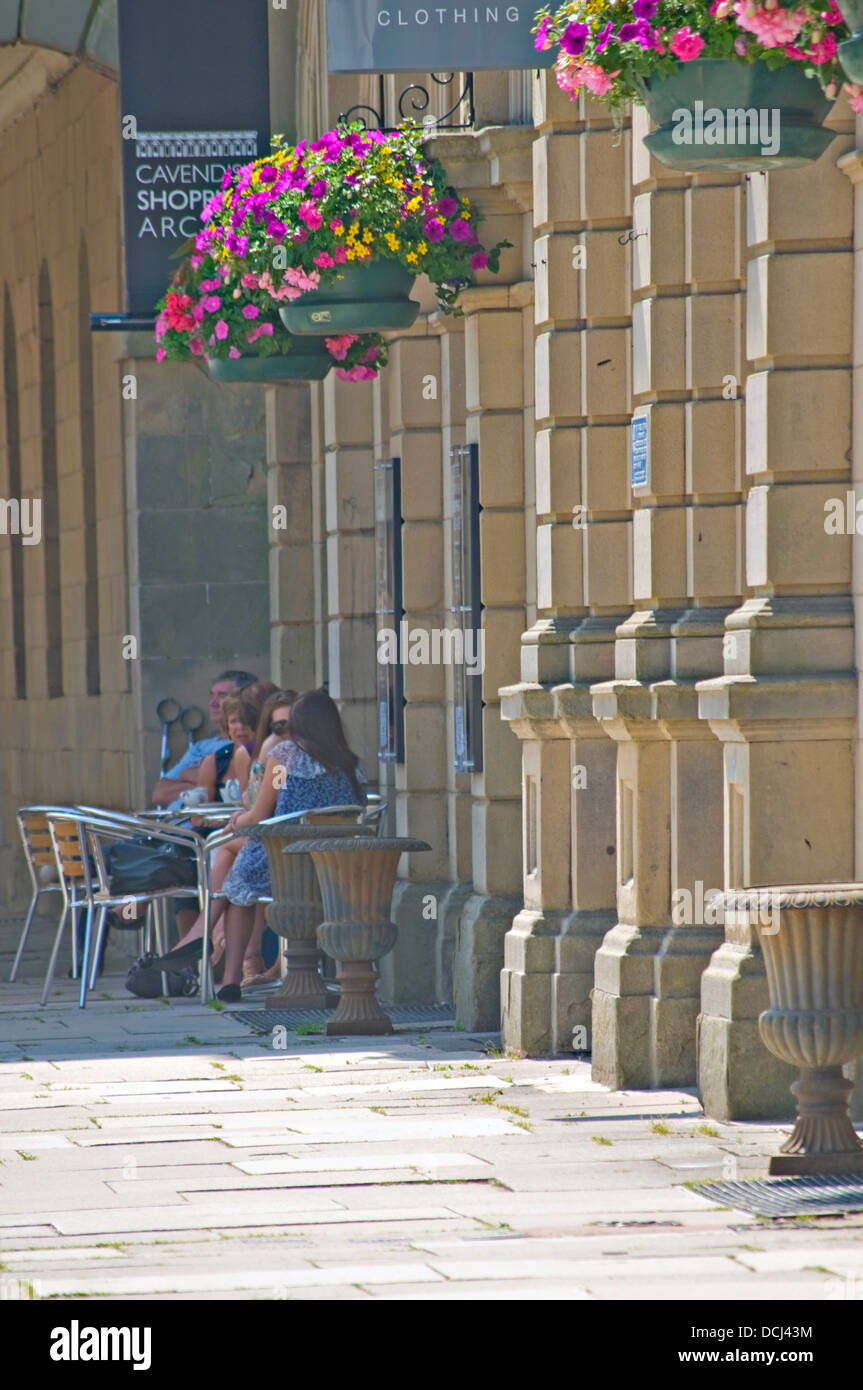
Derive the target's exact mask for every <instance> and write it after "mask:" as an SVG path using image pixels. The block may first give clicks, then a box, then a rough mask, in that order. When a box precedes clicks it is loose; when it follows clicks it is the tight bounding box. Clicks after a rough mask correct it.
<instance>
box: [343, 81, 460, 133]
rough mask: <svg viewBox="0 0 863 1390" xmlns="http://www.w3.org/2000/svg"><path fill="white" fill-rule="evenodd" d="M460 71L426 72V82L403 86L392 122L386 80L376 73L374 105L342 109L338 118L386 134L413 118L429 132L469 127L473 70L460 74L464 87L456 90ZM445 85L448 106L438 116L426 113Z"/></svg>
mask: <svg viewBox="0 0 863 1390" xmlns="http://www.w3.org/2000/svg"><path fill="white" fill-rule="evenodd" d="M461 77H462V74H461V73H456V72H450V73H440V72H438V73H435V72H430V73H429V74H428V77H427V79H426V81H427V83H428V85H427V86H425V87H424V86H423V85H422V83H420V82H414V83H413V84H412V85H411V86H410V87H405V89H404V91H402V92H400V93H399V96H398V97H397V98H396V107H395V124H394V125H393V124H391V123H390V120H389V118H390V117H391V116H392V115H393V113H392V112H390V111H388V110H387V96H386V83H385V81H384V74H383V73H379V74H378V104H377V106H352V107H351V108H350V110H349V111H343V112H342V113H341V114H340V116H339V120H340V121H359V122H360V123H361V124H362V125H363V126H364V127H365V129H366V130H382V131H385V132H387V133H390V132H392V131H394V130H397V129H398V126H399V123H400V122H402V121H417V122H418V123H419V124H420V125H424V126H425V127H426V129H428V130H429V131H430V132H434V131H436V130H473V128H474V123H475V121H476V110H475V107H474V92H473V73H472V72H467V73H465V74H464V86H463V87H462V88H461V91H459V83H460V79H461ZM447 87H448V88H449V91H448V92H447V93H446V100H447V101H449V102H451V105H450V106H449V107H448V109H447V110H446V111H444V112H443V114H442V115H440V116H432V115H430V114H429V107H430V106H431V105H432V104H433V99H434V97H435V95H436V94H438V93H441V92H443V91H444V89H445V88H447Z"/></svg>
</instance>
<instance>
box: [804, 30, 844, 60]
mask: <svg viewBox="0 0 863 1390" xmlns="http://www.w3.org/2000/svg"><path fill="white" fill-rule="evenodd" d="M837 47H838V45H837V43H836V40H835V38H834V37H833V35H832V34H825V35H824V38H823V39H821V40H820V41H819V42H818V43H813V45H812V47H811V48H810V49H809V57H810V58H811V59H812V61H813V63H814V64H815V65H816V67H820V66H821V64H822V63H830V62H832V61H833V59H834V58H835V57H836V49H837Z"/></svg>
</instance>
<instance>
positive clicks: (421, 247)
mask: <svg viewBox="0 0 863 1390" xmlns="http://www.w3.org/2000/svg"><path fill="white" fill-rule="evenodd" d="M417 250H418V251H419V253H420V255H421V256H424V255H425V254H426V252H427V251H428V247H427V246H426V244H425V242H424V241H421V242H420V244H419V246H418V247H417Z"/></svg>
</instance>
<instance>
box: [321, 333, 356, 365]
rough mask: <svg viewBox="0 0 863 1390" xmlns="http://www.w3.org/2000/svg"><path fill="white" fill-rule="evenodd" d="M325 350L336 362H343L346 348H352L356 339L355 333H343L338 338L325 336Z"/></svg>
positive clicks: (346, 351)
mask: <svg viewBox="0 0 863 1390" xmlns="http://www.w3.org/2000/svg"><path fill="white" fill-rule="evenodd" d="M324 341H325V342H326V345H327V351H328V352H329V354H330V356H331V357H334V358H335V360H336V361H337V362H344V360H345V358H346V357H347V355H348V348H352V347H353V345H354V343H355V342H356V341H357V338H356V334H355V333H344V334H342V336H341V337H340V338H326V339H325V340H324Z"/></svg>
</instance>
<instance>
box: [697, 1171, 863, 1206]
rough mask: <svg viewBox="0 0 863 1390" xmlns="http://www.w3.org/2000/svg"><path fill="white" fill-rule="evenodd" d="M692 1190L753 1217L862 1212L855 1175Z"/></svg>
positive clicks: (862, 1187)
mask: <svg viewBox="0 0 863 1390" xmlns="http://www.w3.org/2000/svg"><path fill="white" fill-rule="evenodd" d="M692 1190H693V1191H694V1192H698V1193H699V1194H700V1196H702V1197H708V1198H709V1199H710V1201H711V1202H719V1203H720V1205H722V1206H728V1207H736V1208H737V1210H738V1211H748V1212H751V1213H752V1215H753V1216H841V1215H842V1214H843V1213H845V1212H852V1211H863V1178H861V1177H859V1176H858V1175H856V1174H849V1175H848V1176H847V1177H843V1176H842V1174H841V1173H839V1174H836V1175H835V1176H833V1175H830V1176H828V1175H824V1176H821V1177H808V1178H758V1179H756V1180H755V1181H753V1182H700V1183H693V1185H692Z"/></svg>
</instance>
